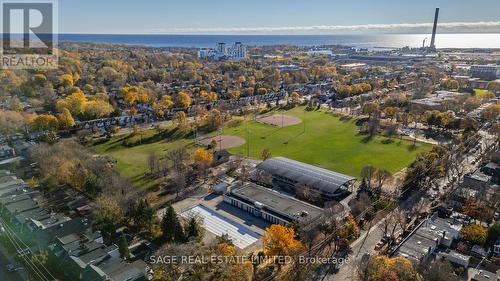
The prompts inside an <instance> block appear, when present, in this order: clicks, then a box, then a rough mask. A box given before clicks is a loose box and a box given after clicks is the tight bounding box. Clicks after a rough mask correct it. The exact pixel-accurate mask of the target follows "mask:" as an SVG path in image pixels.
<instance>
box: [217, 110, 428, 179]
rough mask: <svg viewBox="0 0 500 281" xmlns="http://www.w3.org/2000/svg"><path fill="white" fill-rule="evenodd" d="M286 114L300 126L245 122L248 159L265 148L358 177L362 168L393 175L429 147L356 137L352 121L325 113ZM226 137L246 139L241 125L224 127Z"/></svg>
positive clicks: (240, 150) (244, 150)
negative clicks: (385, 171) (298, 119)
mask: <svg viewBox="0 0 500 281" xmlns="http://www.w3.org/2000/svg"><path fill="white" fill-rule="evenodd" d="M286 114H289V115H293V116H297V117H299V118H301V119H303V120H305V127H306V130H305V133H304V124H303V123H302V124H298V125H294V126H289V127H284V128H278V127H273V126H269V125H264V124H260V123H257V122H253V121H252V122H249V124H248V128H249V131H250V133H249V140H250V145H249V148H250V149H249V151H250V156H251V157H253V158H258V157H259V155H260V153H261V151H262V149H264V148H269V149H270V150H271V153H272V156H284V157H288V158H292V159H295V160H298V161H302V162H306V163H310V164H313V165H317V166H321V167H324V168H326V169H330V170H334V171H338V172H341V173H345V174H348V175H351V176H355V177H358V176H359V173H360V171H361V169H362V168H363V167H364V166H366V165H373V166H375V167H378V168H384V169H387V170H389V171H391V172H393V173H394V172H397V171H399V170H401V169H402V168H404V167H406V166H407V165H409V164H410V163H411V162H413V160H414V159H415V156H416V155H417V153H419V152H422V151H426V150H430V149H431V145H428V144H417V147H416V148H415V149H413V148H412V142H411V141H408V140H399V139H393V141H392V142H387V140H388V139H387V138H385V137H375V138H373V139H371V140H367V138H366V136H363V135H359V134H358V128H357V126H356V124H355V123H356V120H341V119H340V118H339V117H336V116H333V115H332V114H331V113H328V112H326V111H314V112H304V110H303V108H302V107H301V108H295V109H292V110H290V111H288V112H286ZM224 134H226V135H237V136H241V137H243V138H245V139H246V138H247V136H246V135H247V134H246V130H245V125H240V126H238V127H235V128H226V129H225V131H224ZM230 152H232V153H236V154H241V155H246V154H247V145H246V144H245V145H242V146H240V147H236V148H232V149H230Z"/></svg>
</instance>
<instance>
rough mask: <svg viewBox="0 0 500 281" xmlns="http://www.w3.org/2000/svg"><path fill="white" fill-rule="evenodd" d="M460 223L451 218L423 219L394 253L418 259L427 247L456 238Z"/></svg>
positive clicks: (423, 255)
mask: <svg viewBox="0 0 500 281" xmlns="http://www.w3.org/2000/svg"><path fill="white" fill-rule="evenodd" d="M461 228H462V226H461V224H459V223H458V222H456V221H454V220H453V219H442V218H437V217H432V218H429V219H426V220H424V221H423V222H422V223H421V224H420V225H419V226H418V227H417V228H416V229H415V230H414V231H413V232H412V233H411V234H410V235H409V236H408V237H407V238H406V239H405V240H403V242H402V243H401V244H400V245H399V246H398V247H397V249H396V252H395V254H396V255H398V256H403V257H407V258H410V259H413V260H417V261H420V260H421V259H422V258H423V257H425V256H426V255H427V254H428V252H429V248H431V250H432V249H434V248H436V247H437V246H438V245H439V244H440V243H441V242H442V241H443V239H446V240H453V239H455V238H457V236H458V233H459V231H460V229H461Z"/></svg>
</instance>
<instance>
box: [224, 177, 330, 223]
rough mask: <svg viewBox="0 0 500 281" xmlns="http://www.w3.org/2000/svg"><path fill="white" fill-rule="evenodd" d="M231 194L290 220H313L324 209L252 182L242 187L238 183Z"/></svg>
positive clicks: (232, 188)
mask: <svg viewBox="0 0 500 281" xmlns="http://www.w3.org/2000/svg"><path fill="white" fill-rule="evenodd" d="M231 193H232V194H233V195H236V196H237V197H240V198H243V199H246V200H248V201H250V202H252V203H253V204H255V203H257V202H258V203H260V204H262V205H263V207H264V208H266V209H268V210H270V211H274V212H277V213H279V214H281V215H284V216H286V217H288V218H294V219H298V220H300V219H301V218H302V219H305V218H308V219H313V218H317V217H319V216H320V215H321V214H322V213H323V209H321V208H319V207H316V206H314V205H311V204H308V203H306V202H303V201H300V200H298V199H295V198H293V197H291V196H288V195H285V194H283V193H279V192H277V191H275V190H272V189H269V188H266V187H262V186H260V185H257V184H255V183H251V182H245V183H243V184H242V185H241V183H236V184H235V185H233V186H232V187H231Z"/></svg>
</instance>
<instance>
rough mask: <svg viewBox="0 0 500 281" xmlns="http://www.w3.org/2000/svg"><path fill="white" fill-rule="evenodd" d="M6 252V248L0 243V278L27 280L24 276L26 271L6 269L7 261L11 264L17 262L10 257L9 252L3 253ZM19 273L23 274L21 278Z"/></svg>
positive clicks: (9, 280) (8, 280)
mask: <svg viewBox="0 0 500 281" xmlns="http://www.w3.org/2000/svg"><path fill="white" fill-rule="evenodd" d="M5 253H7V250H6V249H5V248H4V247H3V246H2V245H0V280H2V281H3V280H5V281H23V280H27V276H26V273H25V272H23V271H22V270H21V271H17V272H9V271H8V270H7V268H6V267H7V265H8V264H9V263H13V264H17V263H15V262H14V260H13V259H12V257H10V255H9V254H5ZM20 274H22V275H23V278H21V276H20Z"/></svg>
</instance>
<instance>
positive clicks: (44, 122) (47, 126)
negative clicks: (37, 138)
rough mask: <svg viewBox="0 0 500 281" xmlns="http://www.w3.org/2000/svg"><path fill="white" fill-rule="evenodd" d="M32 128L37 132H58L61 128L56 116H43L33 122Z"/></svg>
mask: <svg viewBox="0 0 500 281" xmlns="http://www.w3.org/2000/svg"><path fill="white" fill-rule="evenodd" d="M31 126H32V127H33V128H34V129H37V130H49V131H56V130H57V129H58V128H59V120H58V119H57V117H55V116H54V115H50V114H41V115H38V116H37V117H36V118H35V119H34V120H33V122H32V124H31Z"/></svg>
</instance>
